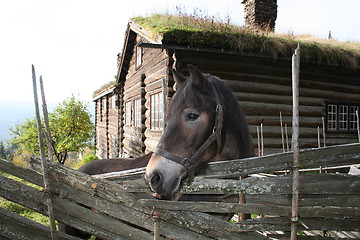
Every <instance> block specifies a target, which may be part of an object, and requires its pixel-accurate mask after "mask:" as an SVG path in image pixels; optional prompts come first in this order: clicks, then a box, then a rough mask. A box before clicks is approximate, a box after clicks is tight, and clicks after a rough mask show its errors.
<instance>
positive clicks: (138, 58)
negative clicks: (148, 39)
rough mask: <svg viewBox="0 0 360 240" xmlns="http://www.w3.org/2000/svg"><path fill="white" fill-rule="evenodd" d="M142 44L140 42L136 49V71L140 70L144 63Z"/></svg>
mask: <svg viewBox="0 0 360 240" xmlns="http://www.w3.org/2000/svg"><path fill="white" fill-rule="evenodd" d="M140 44H141V42H139V43H138V44H137V45H136V47H135V52H136V54H135V55H136V61H135V67H136V69H139V68H140V67H141V66H142V63H143V49H142V47H140Z"/></svg>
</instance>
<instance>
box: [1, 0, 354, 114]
mask: <svg viewBox="0 0 360 240" xmlns="http://www.w3.org/2000/svg"><path fill="white" fill-rule="evenodd" d="M241 1H242V0H222V1H218V0H216V1H215V0H196V1H194V0H152V1H145V0H137V1H120V0H102V1H99V0H98V1H95V0H0V34H1V35H0V87H1V88H0V89H1V94H0V104H4V102H32V101H33V95H32V83H31V64H34V65H35V67H36V73H37V76H38V77H39V76H40V75H43V80H44V85H45V91H46V96H47V99H48V102H51V103H59V102H61V101H63V100H64V99H65V98H66V97H70V96H71V94H75V95H78V96H80V99H81V100H83V101H86V102H90V101H91V100H92V93H93V92H94V91H95V90H96V89H98V88H99V87H101V86H102V85H104V84H106V83H108V82H110V81H112V80H113V79H114V76H115V75H116V73H117V69H116V55H117V54H118V53H119V52H120V51H121V50H122V47H123V41H124V37H125V29H126V26H127V22H128V20H129V18H131V17H134V16H138V15H143V16H146V15H150V14H152V13H175V12H176V7H177V6H182V8H183V9H186V10H187V11H188V12H193V11H194V9H195V8H198V9H201V10H202V11H204V12H206V13H208V15H211V16H213V15H219V16H220V17H226V16H230V18H231V20H232V22H233V23H235V24H238V25H242V24H243V23H244V13H243V11H244V8H243V5H242V4H241ZM359 12H360V1H359V0H342V1H335V0H301V1H296V0H278V19H277V21H276V27H275V28H276V32H279V33H287V32H291V33H294V34H312V35H315V36H316V37H319V38H327V36H328V32H329V30H331V32H332V36H333V38H335V39H337V40H340V41H360V31H359V27H358V25H359V23H360V14H359ZM0 114H2V113H0Z"/></svg>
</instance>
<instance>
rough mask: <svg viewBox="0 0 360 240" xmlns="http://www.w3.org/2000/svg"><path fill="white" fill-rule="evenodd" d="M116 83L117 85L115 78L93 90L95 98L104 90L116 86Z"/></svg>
mask: <svg viewBox="0 0 360 240" xmlns="http://www.w3.org/2000/svg"><path fill="white" fill-rule="evenodd" d="M115 85H116V81H115V80H114V81H111V82H108V83H106V84H104V85H102V86H101V87H100V88H99V89H97V90H95V91H94V92H93V98H95V97H96V96H98V95H100V94H102V93H103V92H105V91H107V90H109V89H111V88H113V87H115Z"/></svg>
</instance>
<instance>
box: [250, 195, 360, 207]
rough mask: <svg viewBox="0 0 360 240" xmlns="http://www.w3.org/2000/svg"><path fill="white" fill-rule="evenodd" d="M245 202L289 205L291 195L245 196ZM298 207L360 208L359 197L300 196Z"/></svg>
mask: <svg viewBox="0 0 360 240" xmlns="http://www.w3.org/2000/svg"><path fill="white" fill-rule="evenodd" d="M246 202H247V203H252V204H273V205H285V206H290V205H291V195H289V194H285V195H247V196H246ZM299 205H300V206H304V207H305V206H334V207H360V195H358V194H349V195H328V194H316V195H308V194H305V195H300V196H299Z"/></svg>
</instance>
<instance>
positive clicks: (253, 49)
mask: <svg viewBox="0 0 360 240" xmlns="http://www.w3.org/2000/svg"><path fill="white" fill-rule="evenodd" d="M131 21H133V22H135V23H137V24H139V25H140V26H141V27H143V28H144V29H146V30H147V31H148V32H149V33H150V34H151V37H152V38H153V39H154V40H157V41H161V43H162V44H166V45H175V46H186V47H196V48H215V49H222V50H229V51H236V52H240V53H244V54H254V55H259V54H260V55H265V56H268V57H271V58H289V57H291V56H292V54H293V52H294V49H295V48H296V47H297V45H298V44H300V48H301V61H303V62H309V63H317V64H327V65H335V66H342V67H347V68H360V43H359V42H339V41H336V40H332V39H330V40H323V39H317V38H315V37H312V36H310V35H301V36H295V35H293V34H275V33H269V32H263V31H250V30H247V29H245V28H244V27H239V26H236V25H232V24H230V23H229V22H221V21H216V20H215V18H213V17H197V16H195V15H192V16H189V15H178V16H174V15H166V14H154V15H151V16H149V17H135V18H133V19H131Z"/></svg>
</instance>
